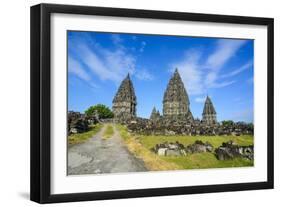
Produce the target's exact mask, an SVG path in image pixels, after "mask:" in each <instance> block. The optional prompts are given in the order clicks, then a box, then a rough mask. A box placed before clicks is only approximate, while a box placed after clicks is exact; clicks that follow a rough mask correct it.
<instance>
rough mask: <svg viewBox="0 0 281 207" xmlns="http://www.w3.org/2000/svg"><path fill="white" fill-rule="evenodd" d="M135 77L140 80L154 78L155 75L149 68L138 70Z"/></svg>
mask: <svg viewBox="0 0 281 207" xmlns="http://www.w3.org/2000/svg"><path fill="white" fill-rule="evenodd" d="M135 77H136V78H137V79H139V80H149V81H150V80H154V76H153V75H152V74H151V73H149V72H148V71H147V70H136V73H135Z"/></svg>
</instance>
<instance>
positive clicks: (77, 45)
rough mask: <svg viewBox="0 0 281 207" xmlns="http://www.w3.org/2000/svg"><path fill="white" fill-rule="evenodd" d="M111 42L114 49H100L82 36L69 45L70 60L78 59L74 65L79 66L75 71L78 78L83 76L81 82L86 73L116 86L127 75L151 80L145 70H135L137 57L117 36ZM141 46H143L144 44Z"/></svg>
mask: <svg viewBox="0 0 281 207" xmlns="http://www.w3.org/2000/svg"><path fill="white" fill-rule="evenodd" d="M111 40H112V43H113V44H114V46H115V48H114V49H107V48H105V47H102V46H101V45H99V44H98V43H97V42H95V40H94V39H93V37H90V36H82V38H79V39H78V40H76V42H75V41H73V42H72V43H71V44H69V48H70V50H71V51H72V53H70V58H72V60H75V58H78V59H79V61H78V60H76V65H77V64H80V66H79V67H78V69H76V70H79V71H80V76H84V78H83V80H86V74H87V73H86V71H88V72H91V73H93V74H95V75H96V76H97V77H99V79H100V80H102V81H113V82H115V83H116V84H119V83H120V81H121V80H122V79H123V78H124V77H125V76H126V74H127V73H130V74H131V75H134V76H135V77H136V78H138V79H140V80H152V79H153V75H152V74H150V73H149V72H148V71H147V70H142V69H139V68H137V66H136V61H137V57H136V56H134V55H133V54H132V53H130V52H129V51H130V49H127V48H126V47H124V45H123V44H122V42H123V41H124V40H123V39H122V38H121V37H120V36H119V35H118V34H114V35H111ZM142 45H143V46H145V45H146V43H145V44H142ZM73 54H74V55H73ZM82 65H83V66H84V67H85V66H86V68H83V66H82ZM82 71H84V74H82ZM76 73H77V72H76Z"/></svg>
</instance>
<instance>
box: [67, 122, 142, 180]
mask: <svg viewBox="0 0 281 207" xmlns="http://www.w3.org/2000/svg"><path fill="white" fill-rule="evenodd" d="M105 128H106V125H104V126H103V128H102V129H101V130H100V131H99V132H98V133H97V134H96V135H95V136H93V137H92V138H91V139H90V140H88V141H87V142H85V143H83V144H79V145H75V146H72V147H70V148H69V149H68V175H81V174H96V173H118V172H140V171H147V169H146V168H145V166H144V163H143V161H142V160H139V159H137V158H135V157H134V156H133V155H132V154H131V153H130V152H129V151H128V150H127V148H126V146H125V145H124V142H123V140H122V138H121V137H120V134H119V132H118V130H117V129H116V127H115V126H114V134H113V136H112V137H110V138H107V139H103V138H102V135H103V133H104V131H105Z"/></svg>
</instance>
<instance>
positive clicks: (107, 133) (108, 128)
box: [102, 124, 114, 139]
mask: <svg viewBox="0 0 281 207" xmlns="http://www.w3.org/2000/svg"><path fill="white" fill-rule="evenodd" d="M113 134H114V129H113V126H112V125H111V124H110V125H106V129H105V130H104V133H103V135H102V138H103V139H108V138H110V137H112V136H113Z"/></svg>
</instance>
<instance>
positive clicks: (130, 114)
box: [112, 74, 137, 122]
mask: <svg viewBox="0 0 281 207" xmlns="http://www.w3.org/2000/svg"><path fill="white" fill-rule="evenodd" d="M112 102H113V104H112V111H113V114H114V119H115V120H117V121H119V122H125V121H127V120H131V119H132V118H134V117H136V106H137V98H136V95H135V90H134V86H133V83H132V81H131V79H130V75H129V74H128V75H127V77H126V78H125V79H124V80H123V81H122V83H121V85H120V87H119V88H118V91H117V93H116V95H115V97H114V99H113V101H112Z"/></svg>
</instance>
